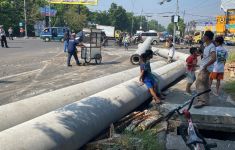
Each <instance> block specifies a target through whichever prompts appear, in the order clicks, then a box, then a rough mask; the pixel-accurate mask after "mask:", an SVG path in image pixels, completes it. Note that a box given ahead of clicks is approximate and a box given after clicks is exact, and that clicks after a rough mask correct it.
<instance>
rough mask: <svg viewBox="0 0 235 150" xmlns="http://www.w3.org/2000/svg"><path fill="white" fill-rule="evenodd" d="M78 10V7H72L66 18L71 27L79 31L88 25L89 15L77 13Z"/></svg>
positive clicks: (65, 15)
mask: <svg viewBox="0 0 235 150" xmlns="http://www.w3.org/2000/svg"><path fill="white" fill-rule="evenodd" d="M76 10H77V8H76V7H72V8H70V9H69V10H68V11H67V12H66V13H65V14H64V20H65V21H66V22H67V25H68V26H69V27H70V29H71V30H73V31H75V32H78V31H79V30H82V28H84V27H85V26H86V23H87V20H86V19H87V17H86V15H85V14H82V15H79V14H78V13H75V12H76Z"/></svg>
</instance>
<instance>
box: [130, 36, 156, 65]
mask: <svg viewBox="0 0 235 150" xmlns="http://www.w3.org/2000/svg"><path fill="white" fill-rule="evenodd" d="M152 41H153V38H152V37H148V38H147V39H146V40H145V41H144V43H142V44H140V45H139V46H138V49H137V51H136V52H135V53H134V54H133V55H131V58H130V61H131V63H132V64H133V65H138V64H139V63H140V55H141V54H143V53H144V52H145V51H146V50H147V49H150V48H151V44H152Z"/></svg>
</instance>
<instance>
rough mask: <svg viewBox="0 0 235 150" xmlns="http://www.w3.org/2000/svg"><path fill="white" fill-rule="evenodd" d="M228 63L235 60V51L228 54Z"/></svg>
mask: <svg viewBox="0 0 235 150" xmlns="http://www.w3.org/2000/svg"><path fill="white" fill-rule="evenodd" d="M227 62H228V63H231V62H235V53H230V54H229V55H228V60H227Z"/></svg>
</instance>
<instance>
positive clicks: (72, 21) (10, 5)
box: [0, 0, 165, 36]
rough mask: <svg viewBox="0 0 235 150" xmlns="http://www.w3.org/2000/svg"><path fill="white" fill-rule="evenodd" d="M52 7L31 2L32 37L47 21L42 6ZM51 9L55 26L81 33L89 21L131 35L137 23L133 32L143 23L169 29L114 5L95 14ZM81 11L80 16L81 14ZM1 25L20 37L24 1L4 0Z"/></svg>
mask: <svg viewBox="0 0 235 150" xmlns="http://www.w3.org/2000/svg"><path fill="white" fill-rule="evenodd" d="M46 5H49V4H48V1H47V0H27V1H26V8H27V27H28V34H29V35H30V36H31V35H33V34H34V33H33V30H34V29H33V26H34V24H35V23H36V22H37V21H43V20H45V18H46V17H44V16H41V15H40V12H39V8H40V7H44V6H46ZM51 8H54V9H56V10H57V15H56V16H54V17H51V26H68V27H69V28H71V29H73V30H75V31H78V30H80V29H81V28H83V27H85V26H86V25H87V24H88V22H91V23H94V24H101V25H111V26H115V28H116V29H118V30H122V31H127V32H131V31H132V23H133V33H134V32H136V30H139V27H140V22H142V29H143V30H147V26H149V29H154V30H157V31H163V30H165V29H164V27H163V26H161V25H160V24H158V22H157V21H156V20H151V21H150V22H148V21H147V19H146V17H144V16H142V17H141V16H134V14H133V13H130V12H127V11H126V10H125V9H124V8H123V7H122V6H119V5H117V4H115V3H112V4H111V6H110V9H109V10H108V11H99V12H91V11H90V10H89V9H88V7H86V6H84V5H80V6H79V5H58V4H51ZM79 12H80V14H79ZM0 14H1V15H0V24H1V25H4V28H5V30H7V29H8V28H9V27H10V26H11V27H13V29H14V33H15V34H19V22H23V23H24V3H23V0H21V1H20V0H1V1H0Z"/></svg>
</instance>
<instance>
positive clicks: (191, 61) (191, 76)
mask: <svg viewBox="0 0 235 150" xmlns="http://www.w3.org/2000/svg"><path fill="white" fill-rule="evenodd" d="M189 51H190V54H191V55H190V56H189V57H188V58H187V59H186V63H187V69H186V71H187V82H188V83H187V85H186V92H187V93H189V94H191V86H192V84H193V83H194V81H195V80H196V75H195V70H196V66H197V48H196V47H191V48H190V50H189Z"/></svg>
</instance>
